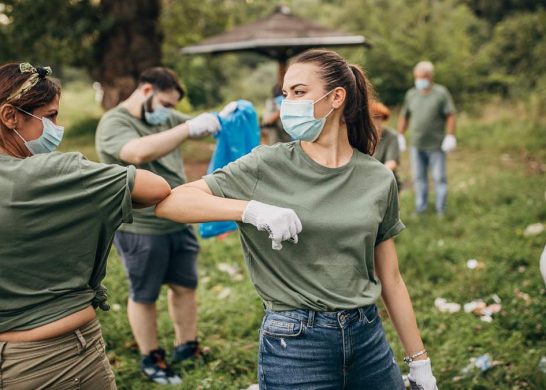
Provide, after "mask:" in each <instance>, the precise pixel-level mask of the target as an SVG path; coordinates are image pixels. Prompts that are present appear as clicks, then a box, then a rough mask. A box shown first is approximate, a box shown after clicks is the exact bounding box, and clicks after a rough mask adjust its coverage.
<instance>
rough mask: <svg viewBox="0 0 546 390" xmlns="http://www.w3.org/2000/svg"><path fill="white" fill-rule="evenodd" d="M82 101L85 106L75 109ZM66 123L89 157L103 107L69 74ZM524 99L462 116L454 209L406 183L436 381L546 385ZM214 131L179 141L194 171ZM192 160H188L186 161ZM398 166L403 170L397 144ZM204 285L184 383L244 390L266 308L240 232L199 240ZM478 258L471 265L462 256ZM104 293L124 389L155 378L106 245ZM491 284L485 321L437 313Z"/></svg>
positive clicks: (545, 160) (544, 159)
mask: <svg viewBox="0 0 546 390" xmlns="http://www.w3.org/2000/svg"><path fill="white" fill-rule="evenodd" d="M82 107H83V108H82ZM61 111H63V113H62V116H61V120H62V121H64V123H65V124H66V125H67V128H68V129H67V136H66V141H64V143H63V150H80V151H82V152H83V153H84V154H86V155H87V156H88V157H89V158H90V159H96V154H95V152H94V147H93V129H94V126H95V125H96V121H97V118H98V116H99V115H100V110H99V109H98V107H97V106H96V104H95V103H94V101H93V94H92V91H91V89H90V88H89V87H88V86H87V85H85V84H73V85H70V86H69V87H68V88H67V90H66V91H65V92H64V95H63V99H62V110H61ZM529 111H530V110H528V109H526V107H525V106H524V105H521V106H517V107H515V106H512V105H509V104H507V103H502V102H498V103H497V104H491V105H489V106H488V108H487V109H485V110H483V111H482V112H480V113H479V115H473V116H465V115H460V125H459V129H460V131H459V134H460V136H459V149H458V150H457V151H456V152H455V153H453V154H452V155H450V156H449V165H448V166H449V180H450V182H449V188H450V196H449V210H448V214H447V216H446V218H445V219H442V220H439V219H437V217H436V216H435V215H434V214H433V213H431V214H428V215H425V216H423V217H413V216H412V212H413V200H414V197H413V193H412V191H411V190H406V191H403V192H402V193H401V204H402V219H403V220H404V222H405V223H406V225H407V230H406V231H404V232H403V233H402V234H401V236H400V237H399V238H398V239H397V248H398V253H399V257H400V267H401V270H402V273H403V275H404V278H405V281H406V284H407V285H408V287H409V290H410V293H411V295H412V297H413V302H414V307H415V310H416V313H417V318H418V321H419V325H420V328H421V331H422V335H423V338H424V341H425V344H426V346H427V349H428V350H429V353H430V355H431V358H432V361H433V368H434V372H435V375H436V377H437V379H438V383H439V387H440V389H545V388H546V372H541V371H540V369H539V361H540V359H541V357H542V356H546V333H545V327H546V320H545V318H546V316H545V313H546V299H545V298H546V292H545V286H544V282H543V281H542V278H541V276H540V272H539V269H538V261H539V256H540V253H541V252H542V249H543V248H544V245H545V244H546V232H542V233H541V234H538V235H534V236H526V235H524V234H523V233H524V230H525V228H526V227H527V226H528V225H530V224H533V223H538V222H542V223H546V193H545V190H546V175H545V170H546V123H545V121H544V116H542V117H541V116H540V115H538V114H536V113H535V114H532V113H529ZM210 151H211V147H210V141H205V142H191V143H189V144H187V145H186V146H185V147H184V152H185V156H186V159H187V160H188V161H187V162H189V163H190V164H189V166H190V168H193V169H194V170H193V171H192V172H190V176H191V177H197V176H198V175H199V174H200V172H201V171H202V169H203V167H204V166H206V164H204V161H206V158H207V156H208V155H209V154H210ZM192 163H193V165H192ZM401 173H402V176H403V178H405V179H409V163H408V161H407V154H405V155H404V161H403V167H402V172H401ZM201 244H202V252H201V255H200V259H199V262H200V269H199V275H200V286H199V302H200V307H199V318H200V322H199V335H200V339H201V342H202V344H203V345H205V346H209V347H210V349H211V352H210V354H209V357H208V358H207V359H206V361H198V362H194V363H193V362H192V363H188V364H186V365H184V366H183V367H178V368H177V369H179V370H180V372H181V374H182V375H183V377H184V385H182V386H181V387H180V388H183V389H243V388H246V387H248V386H249V385H250V384H252V383H256V356H257V341H258V328H259V325H260V321H261V316H262V308H261V304H260V301H259V299H258V297H257V294H256V293H255V291H254V290H253V288H252V286H251V284H250V282H249V279H248V277H247V274H246V270H245V269H244V265H243V260H242V254H241V250H240V247H239V242H238V237H237V234H236V233H235V234H231V235H230V236H228V237H227V238H226V239H225V240H223V241H220V240H217V239H211V240H202V241H201ZM469 259H476V260H478V264H479V266H478V267H477V268H475V269H469V268H468V267H467V265H466V264H467V260H469ZM220 263H228V264H231V265H233V266H235V267H238V268H239V269H240V271H241V273H242V274H243V275H244V278H243V279H242V280H240V281H236V280H233V279H232V278H231V277H230V276H229V275H228V274H227V273H224V272H221V271H220V270H219V269H218V265H219V264H220ZM104 284H105V285H106V286H107V287H108V289H109V295H110V303H111V304H112V306H113V307H114V309H116V310H111V311H110V312H108V313H101V314H100V319H101V323H102V326H103V329H104V337H105V339H106V342H107V344H108V351H109V352H108V356H109V358H110V361H111V363H112V366H113V368H114V370H115V373H116V377H117V383H118V387H119V388H120V389H154V388H160V387H159V386H157V387H156V386H153V385H152V384H150V383H149V382H146V381H144V379H143V377H142V376H141V375H140V373H139V369H138V359H139V355H138V352H137V350H136V348H135V345H134V342H133V339H132V336H131V332H130V328H129V324H128V321H127V318H126V300H127V284H126V280H125V276H124V274H123V270H122V267H121V264H120V261H119V258H118V256H117V254H116V252H115V250H113V251H112V253H111V256H110V262H109V267H108V276H107V278H106V280H105V283H104ZM492 294H496V295H498V297H499V298H500V299H501V305H502V311H501V312H500V313H499V314H496V315H494V316H493V321H492V322H490V323H487V322H483V321H481V320H480V319H479V318H478V317H476V316H474V315H473V314H470V313H465V312H464V311H462V310H461V311H460V312H458V313H453V314H451V313H442V312H440V311H439V310H438V309H436V308H435V306H434V300H435V298H437V297H443V298H445V299H447V300H448V301H450V302H457V303H460V304H464V303H466V302H469V301H472V300H474V299H479V298H484V299H486V298H488V297H489V296H491V295H492ZM158 304H159V313H160V315H159V329H160V342H161V345H163V346H164V347H166V348H167V350H169V349H170V347H171V345H172V341H173V331H172V328H171V326H170V324H169V317H168V312H167V305H166V294H165V292H163V294H162V296H161V298H160V300H159V303H158ZM384 323H385V327H386V330H387V333H388V338H389V341H390V342H391V345H392V347H393V349H394V351H395V353H396V356H397V358H398V362H399V363H400V365H401V367H402V369H403V371H405V367H404V364H403V362H402V357H403V352H402V350H401V347H400V344H399V342H398V339H397V337H396V335H395V333H394V331H393V328H392V326H391V325H390V323H389V321H388V319H387V318H385V321H384ZM486 353H488V354H490V356H491V359H492V360H493V361H494V362H495V364H494V367H492V368H490V369H489V370H487V371H485V372H480V371H479V370H477V369H476V370H471V371H469V372H468V374H467V375H466V376H464V375H463V377H462V378H457V377H461V370H463V368H465V367H466V366H467V365H468V364H469V359H471V358H473V357H478V356H480V355H483V354H486Z"/></svg>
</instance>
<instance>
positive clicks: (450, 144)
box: [442, 134, 457, 153]
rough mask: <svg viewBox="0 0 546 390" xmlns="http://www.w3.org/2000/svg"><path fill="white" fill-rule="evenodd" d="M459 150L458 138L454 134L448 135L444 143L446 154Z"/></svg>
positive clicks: (443, 147) (443, 148)
mask: <svg viewBox="0 0 546 390" xmlns="http://www.w3.org/2000/svg"><path fill="white" fill-rule="evenodd" d="M456 148H457V138H455V136H454V135H453V134H447V135H446V136H445V137H444V140H443V141H442V150H443V151H444V152H446V153H449V152H453V151H454V150H455V149H456Z"/></svg>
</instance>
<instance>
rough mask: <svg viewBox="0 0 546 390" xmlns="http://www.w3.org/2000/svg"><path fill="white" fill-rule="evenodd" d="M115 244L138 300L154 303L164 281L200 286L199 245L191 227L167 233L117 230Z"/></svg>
mask: <svg viewBox="0 0 546 390" xmlns="http://www.w3.org/2000/svg"><path fill="white" fill-rule="evenodd" d="M114 245H115V247H116V249H117V251H118V253H119V255H120V257H121V259H122V262H123V265H124V267H125V272H126V274H127V277H128V278H129V294H130V298H131V299H132V300H133V301H134V302H140V303H154V302H155V301H156V300H157V298H158V296H159V292H160V290H161V285H163V284H175V285H178V286H182V287H187V288H191V289H195V288H197V254H198V252H199V244H198V242H197V239H196V238H195V234H194V233H193V228H192V227H191V226H189V227H188V228H186V229H184V230H180V231H177V232H173V233H166V234H158V235H152V234H135V233H128V232H120V231H118V232H116V235H115V237H114Z"/></svg>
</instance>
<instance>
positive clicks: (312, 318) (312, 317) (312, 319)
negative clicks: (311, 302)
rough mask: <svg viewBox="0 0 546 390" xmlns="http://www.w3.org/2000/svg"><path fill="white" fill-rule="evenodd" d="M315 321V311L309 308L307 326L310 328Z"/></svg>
mask: <svg viewBox="0 0 546 390" xmlns="http://www.w3.org/2000/svg"><path fill="white" fill-rule="evenodd" d="M314 323H315V311H314V310H309V317H307V327H308V328H312V327H313V325H314Z"/></svg>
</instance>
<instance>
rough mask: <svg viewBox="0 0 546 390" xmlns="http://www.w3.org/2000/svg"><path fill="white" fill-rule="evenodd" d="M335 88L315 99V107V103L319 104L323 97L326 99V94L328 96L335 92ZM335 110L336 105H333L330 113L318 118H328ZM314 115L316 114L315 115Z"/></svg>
mask: <svg viewBox="0 0 546 390" xmlns="http://www.w3.org/2000/svg"><path fill="white" fill-rule="evenodd" d="M334 90H335V88H334V89H332V90H331V91H330V92H327V93H326V94H325V95H323V96H322V97H321V98H319V99H317V100H315V101H314V102H313V107H314V106H315V104H317V103H318V102H320V101H321V100H322V99H324V98H325V97H326V96H328V95H329V94H331V93H332V92H334ZM334 110H335V108H334V107H332V109H331V110H330V111H328V113H327V114H326V115H324V116H323V117H322V118H316V119H326V118H328V115H330V114H331V113H332V112H333V111H334ZM313 116H314V115H313Z"/></svg>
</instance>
